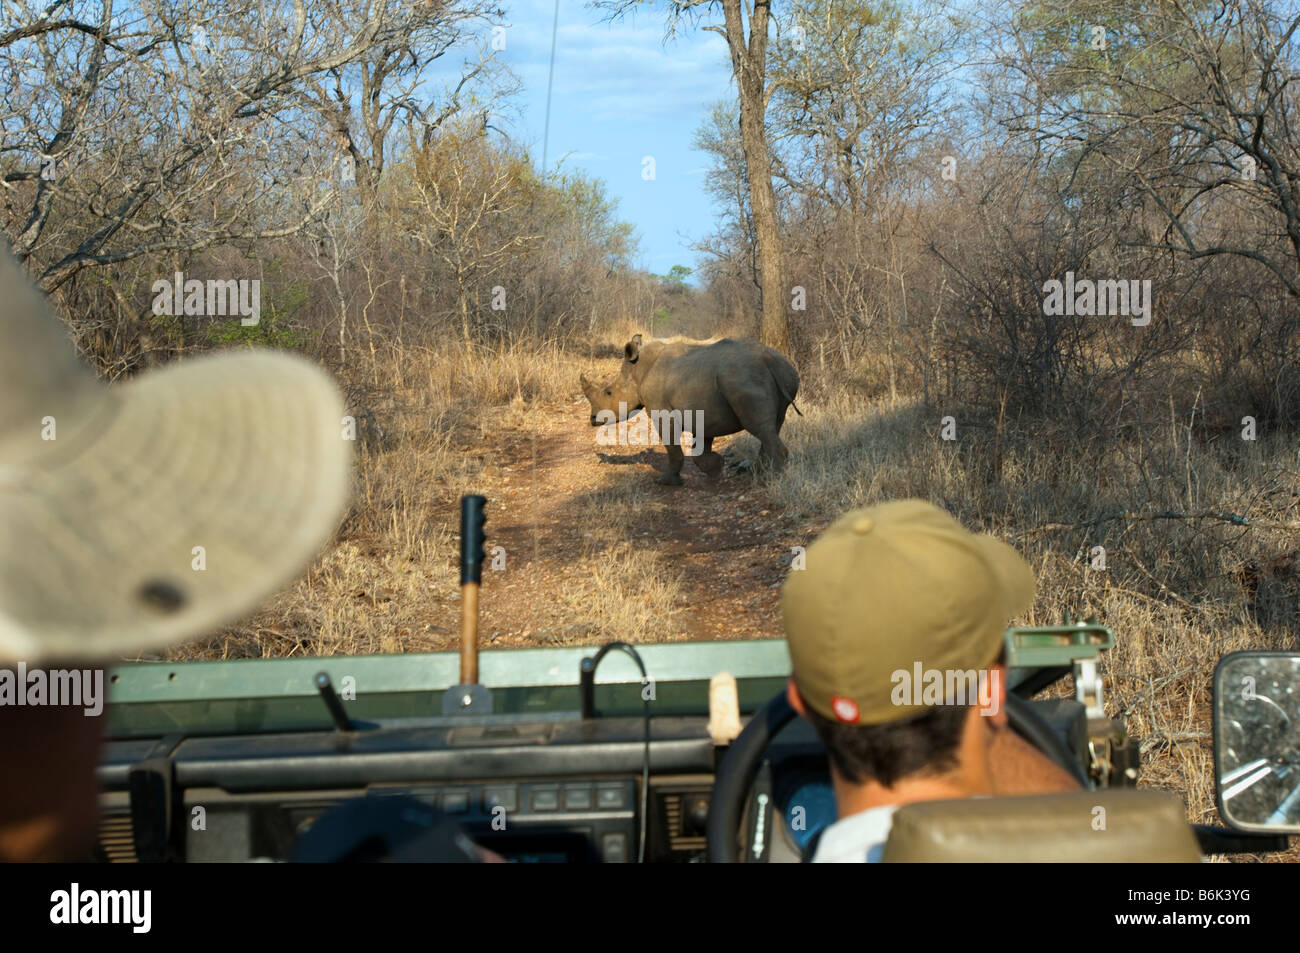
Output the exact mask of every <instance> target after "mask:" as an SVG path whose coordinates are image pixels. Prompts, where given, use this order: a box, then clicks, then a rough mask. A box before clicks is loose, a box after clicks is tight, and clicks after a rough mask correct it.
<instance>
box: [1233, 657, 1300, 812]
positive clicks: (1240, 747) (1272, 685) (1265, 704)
mask: <svg viewBox="0 0 1300 953" xmlns="http://www.w3.org/2000/svg"><path fill="white" fill-rule="evenodd" d="M1214 768H1215V778H1216V784H1215V787H1216V794H1217V798H1218V803H1219V814H1220V815H1221V816H1222V817H1223V819H1224V821H1226V822H1227V823H1228V824H1229V825H1231V826H1232V827H1235V828H1237V829H1238V830H1242V831H1259V832H1261V833H1276V834H1285V833H1292V834H1300V655H1296V654H1292V653H1288V652H1233V653H1232V654H1230V655H1225V656H1224V657H1223V658H1222V659H1220V660H1219V664H1218V666H1217V667H1216V668H1215V670H1214Z"/></svg>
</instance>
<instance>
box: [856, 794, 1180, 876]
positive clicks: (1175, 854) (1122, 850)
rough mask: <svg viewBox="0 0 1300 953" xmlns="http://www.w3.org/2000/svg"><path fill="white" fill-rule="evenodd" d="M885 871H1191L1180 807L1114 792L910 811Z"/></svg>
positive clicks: (890, 845)
mask: <svg viewBox="0 0 1300 953" xmlns="http://www.w3.org/2000/svg"><path fill="white" fill-rule="evenodd" d="M882 859H883V860H884V861H885V863H945V862H947V863H962V862H983V861H989V862H994V863H1106V862H1151V863H1195V862H1198V861H1200V860H1201V859H1202V858H1201V851H1200V848H1199V846H1198V844H1197V841H1196V833H1195V832H1194V831H1193V830H1192V827H1191V825H1190V824H1188V822H1187V816H1186V810H1185V808H1184V807H1183V803H1182V801H1181V800H1179V798H1178V797H1176V796H1175V795H1173V794H1169V793H1167V792H1164V791H1147V790H1141V791H1139V790H1135V789H1132V788H1117V789H1113V790H1103V791H1071V792H1070V793H1068V794H1047V795H1033V796H1030V797H992V798H966V799H963V800H957V801H924V802H920V803H917V804H908V805H906V806H904V807H901V808H899V809H898V810H897V811H896V812H895V813H894V821H893V826H892V827H891V829H890V832H889V840H888V841H887V842H886V843H885V851H884V856H883V858H882Z"/></svg>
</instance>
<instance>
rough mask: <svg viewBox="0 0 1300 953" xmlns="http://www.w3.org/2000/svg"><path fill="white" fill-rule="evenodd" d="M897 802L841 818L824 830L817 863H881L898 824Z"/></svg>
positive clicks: (818, 848)
mask: <svg viewBox="0 0 1300 953" xmlns="http://www.w3.org/2000/svg"><path fill="white" fill-rule="evenodd" d="M896 810H898V805H896V804H886V805H885V806H884V807H873V808H871V809H870V810H868V811H860V812H859V813H857V814H850V815H849V816H848V817H844V818H841V819H840V820H838V821H836V822H835V823H834V824H832V825H831V826H830V827H828V828H826V830H825V831H824V832H823V833H822V836H821V840H819V841H818V842H817V852H816V853H814V854H813V863H814V864H863V863H866V864H878V863H880V858H881V856H882V855H883V854H884V852H885V841H887V840H888V839H889V829H890V828H891V827H892V826H893V824H894V812H895V811H896Z"/></svg>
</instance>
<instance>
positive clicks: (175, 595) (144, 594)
mask: <svg viewBox="0 0 1300 953" xmlns="http://www.w3.org/2000/svg"><path fill="white" fill-rule="evenodd" d="M139 596H140V601H141V602H143V603H144V604H145V605H147V606H148V607H149V608H151V609H156V610H157V611H159V612H175V611H177V610H178V609H180V608H181V606H183V605H185V594H184V593H183V592H181V590H180V587H179V586H176V585H175V584H174V583H170V582H168V581H167V580H165V579H150V580H149V581H148V582H146V583H145V584H144V585H143V586H141V587H140V592H139Z"/></svg>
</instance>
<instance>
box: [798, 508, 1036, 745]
mask: <svg viewBox="0 0 1300 953" xmlns="http://www.w3.org/2000/svg"><path fill="white" fill-rule="evenodd" d="M805 556H806V563H805V568H804V569H802V570H797V571H792V572H791V573H790V574H789V576H788V577H787V578H786V582H785V585H784V587H783V588H782V593H781V615H782V619H783V622H784V625H785V634H786V638H787V640H788V641H789V647H790V660H791V663H792V666H793V668H794V680H795V684H796V685H797V686H798V689H799V694H800V695H801V696H802V697H803V699H804V701H805V702H806V703H807V704H808V705H809V706H810V707H811V708H813V709H814V710H815V711H817V712H818V713H819V714H821V715H823V716H824V717H826V718H830V719H833V720H837V721H842V722H849V723H857V724H864V725H872V724H883V723H886V722H891V721H896V720H898V719H901V718H906V717H907V716H909V715H913V714H916V713H918V712H920V711H922V710H923V709H924V707H925V706H923V705H908V704H901V705H900V704H895V701H894V699H893V698H892V697H891V696H892V695H893V694H894V685H895V683H894V681H893V679H892V675H893V673H894V672H896V671H899V670H903V671H906V672H908V673H909V674H910V673H912V672H913V671H914V670H915V666H916V665H917V663H919V664H920V666H921V668H922V670H926V671H929V670H935V671H941V672H947V671H950V670H960V671H967V670H971V669H976V670H978V669H980V668H983V667H985V666H987V665H989V664H991V663H992V662H993V660H994V659H996V658H997V656H998V653H999V651H1000V649H1001V645H1002V638H1003V633H1004V631H1005V628H1006V624H1007V622H1008V620H1009V619H1011V618H1012V617H1013V616H1016V615H1019V614H1020V613H1022V612H1024V611H1025V610H1026V609H1028V608H1029V606H1030V605H1031V604H1032V603H1033V599H1034V588H1035V580H1034V574H1033V572H1032V571H1031V570H1030V568H1029V565H1028V564H1027V563H1026V562H1025V561H1024V559H1022V558H1021V557H1020V555H1019V554H1018V553H1017V552H1016V551H1015V550H1014V549H1012V548H1011V547H1010V546H1008V545H1007V544H1005V543H1003V542H1000V541H999V540H996V539H994V538H993V537H992V536H983V535H976V534H974V533H970V532H968V531H967V530H966V529H964V528H963V527H962V526H961V524H959V523H958V522H957V521H956V520H954V519H953V518H952V517H951V516H949V515H948V514H947V513H945V512H944V511H943V510H941V509H939V508H938V507H936V506H933V505H931V504H930V503H927V502H925V501H924V500H899V501H896V502H891V503H883V504H880V505H879V506H871V507H867V508H865V509H860V510H853V511H852V512H849V513H846V514H844V515H843V516H842V517H840V518H839V519H838V520H836V521H835V522H834V523H833V524H831V526H830V527H829V528H828V529H827V530H826V531H825V532H824V533H822V534H821V536H819V537H818V538H817V539H816V541H814V542H813V544H812V545H811V546H809V547H808V550H807V552H806V554H805Z"/></svg>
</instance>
